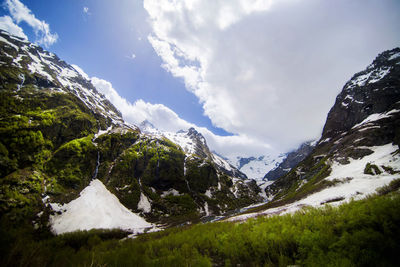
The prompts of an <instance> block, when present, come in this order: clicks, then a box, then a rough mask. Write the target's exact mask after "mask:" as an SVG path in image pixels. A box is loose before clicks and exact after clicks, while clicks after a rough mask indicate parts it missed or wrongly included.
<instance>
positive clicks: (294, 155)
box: [264, 141, 316, 181]
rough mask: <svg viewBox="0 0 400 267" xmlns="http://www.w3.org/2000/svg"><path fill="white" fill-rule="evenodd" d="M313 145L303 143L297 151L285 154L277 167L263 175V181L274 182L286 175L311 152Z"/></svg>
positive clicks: (312, 143) (313, 143)
mask: <svg viewBox="0 0 400 267" xmlns="http://www.w3.org/2000/svg"><path fill="white" fill-rule="evenodd" d="M315 145H316V142H314V141H309V142H305V143H303V144H301V145H300V147H299V148H298V149H296V150H294V151H292V152H290V153H288V154H286V156H285V157H284V158H283V160H282V161H281V163H280V164H279V165H278V166H276V167H275V168H274V169H272V170H270V171H269V172H268V173H267V174H265V176H264V180H268V181H274V180H276V179H278V178H279V177H281V176H283V175H285V174H286V173H288V172H289V171H290V170H291V169H292V168H294V167H296V166H297V164H299V163H300V162H301V161H302V160H304V159H305V158H306V157H307V156H308V155H309V154H310V153H311V152H312V151H313V149H314V147H315Z"/></svg>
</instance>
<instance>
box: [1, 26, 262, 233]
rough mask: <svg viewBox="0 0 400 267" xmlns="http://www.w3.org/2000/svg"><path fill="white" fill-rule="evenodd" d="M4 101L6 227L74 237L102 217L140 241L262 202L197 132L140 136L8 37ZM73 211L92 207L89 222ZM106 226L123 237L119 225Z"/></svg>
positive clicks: (65, 73) (67, 71) (41, 56)
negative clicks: (142, 235)
mask: <svg viewBox="0 0 400 267" xmlns="http://www.w3.org/2000/svg"><path fill="white" fill-rule="evenodd" d="M0 94H1V97H0V101H1V105H0V177H1V179H0V200H1V202H0V217H1V221H2V222H6V224H5V225H7V227H17V226H18V225H29V226H34V227H35V229H38V230H37V231H48V230H49V229H48V227H50V228H51V230H52V231H53V232H56V233H61V232H63V230H61V231H58V230H57V229H66V228H65V227H61V228H57V225H61V226H62V225H68V227H67V228H68V231H70V230H77V229H82V227H85V226H84V225H86V226H87V225H99V226H100V225H104V224H102V223H100V222H99V221H96V220H100V219H101V218H103V219H105V220H106V218H105V217H104V214H107V216H108V217H107V218H110V219H111V218H115V217H116V216H119V215H118V214H125V215H126V217H127V218H130V220H131V221H137V222H138V226H137V229H136V230H137V231H139V228H140V229H142V228H143V227H142V226H143V225H147V226H149V227H150V226H151V223H163V224H166V225H174V224H178V223H183V222H188V221H198V220H200V218H202V217H204V216H210V215H219V214H222V213H224V212H226V211H228V210H231V209H237V208H240V207H243V206H245V205H249V204H252V203H255V202H257V201H260V200H261V197H260V196H259V188H258V187H257V186H255V182H254V181H252V180H246V179H245V176H244V175H243V174H241V173H240V172H239V171H237V170H236V169H235V168H234V167H232V166H230V165H229V164H228V163H227V162H225V161H224V160H223V159H220V158H219V157H218V156H216V155H214V154H212V153H211V152H210V150H209V148H208V146H207V143H206V141H205V139H204V137H203V136H202V135H201V134H200V133H198V132H197V131H196V130H195V129H193V128H191V129H188V130H187V131H182V132H180V133H175V134H165V135H164V134H161V135H160V134H156V133H148V132H146V130H143V131H141V130H140V128H139V127H137V126H135V125H131V124H129V123H126V122H125V121H124V120H123V118H122V117H121V113H120V112H119V111H118V110H117V109H116V108H115V107H114V106H113V105H112V104H111V103H110V102H109V101H108V100H107V99H106V98H105V97H104V96H103V95H101V94H100V93H99V92H98V91H97V90H96V88H95V87H94V86H93V85H92V83H91V81H90V79H89V78H88V76H87V75H86V74H85V73H84V72H83V71H82V70H81V69H80V68H79V67H77V66H72V65H69V64H67V63H66V62H64V61H62V60H61V59H59V58H58V57H57V56H56V55H54V54H52V53H49V52H47V51H45V50H43V49H42V48H41V47H39V46H37V45H35V44H32V43H30V42H28V41H25V40H22V39H20V38H18V37H15V36H12V35H9V34H8V33H7V32H4V31H1V32H0ZM145 124H146V123H145ZM147 126H148V128H150V126H151V125H147ZM147 126H146V125H141V127H142V128H146V127H147ZM90 192H92V193H90ZM93 192H94V193H93ZM96 195H97V196H98V198H96V197H93V196H96ZM89 196H90V197H89ZM113 196H115V198H114V197H113ZM74 203H86V204H87V205H89V206H88V207H91V208H92V209H89V208H87V209H86V208H85V209H84V208H82V210H81V211H82V212H86V213H90V214H91V216H88V214H82V213H80V215H79V216H81V217H79V216H78V215H77V213H76V212H77V209H76V207H77V206H82V207H85V205H83V204H82V205H81V204H79V205H78V204H74ZM104 203H110V205H111V204H112V205H113V207H114V208H107V207H104V205H105V204H104ZM89 210H90V211H89ZM78 211H80V210H79V209H78ZM112 212H116V213H115V214H114V213H112ZM126 212H128V213H129V214H128V213H126ZM68 214H73V215H71V216H68ZM86 215H87V216H86ZM77 216H78V217H79V218H82V220H72V219H73V218H78V217H77ZM136 216H140V217H141V220H139V219H138V217H136ZM99 218H100V219H99ZM135 218H136V219H137V220H136V219H135ZM64 219H65V220H66V221H63V220H64ZM70 220H72V221H70ZM83 220H89V221H86V222H83ZM142 220H146V221H147V222H144V221H142ZM49 222H50V224H49ZM67 222H70V223H67ZM116 223H119V225H117V224H116ZM121 224H122V225H121ZM106 225H107V224H106ZM109 225H112V226H113V227H120V228H124V227H123V226H124V225H123V222H121V221H118V220H115V221H114V223H112V224H109ZM139 226H140V227H139ZM128 228H129V227H128ZM85 229H86V228H85ZM129 229H130V230H134V229H133V228H132V227H130V228H129ZM142 230H143V231H145V230H148V229H144V228H143V229H142ZM142 230H141V231H142ZM137 231H136V232H137Z"/></svg>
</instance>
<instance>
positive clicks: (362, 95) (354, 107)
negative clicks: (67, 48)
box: [266, 48, 400, 212]
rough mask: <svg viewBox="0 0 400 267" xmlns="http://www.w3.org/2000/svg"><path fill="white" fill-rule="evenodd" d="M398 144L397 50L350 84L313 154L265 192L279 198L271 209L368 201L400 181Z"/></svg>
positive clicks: (399, 61)
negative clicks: (383, 186)
mask: <svg viewBox="0 0 400 267" xmlns="http://www.w3.org/2000/svg"><path fill="white" fill-rule="evenodd" d="M399 144H400V48H395V49H393V50H390V51H385V52H383V53H381V54H380V55H379V56H378V57H377V58H376V59H375V60H374V61H373V62H372V64H371V65H369V66H368V67H367V68H366V70H364V71H362V72H359V73H357V74H355V75H354V76H353V77H352V78H351V80H350V81H349V82H347V83H346V85H345V86H344V88H343V90H342V92H341V93H340V94H339V95H338V96H337V98H336V102H335V104H334V106H333V107H332V109H331V110H330V111H329V114H328V117H327V121H326V123H325V126H324V130H323V133H322V137H321V139H320V140H319V142H318V143H317V145H316V147H315V149H314V150H313V152H312V153H311V154H310V155H309V156H308V157H307V158H306V159H305V160H303V161H302V162H301V163H300V164H299V165H298V166H297V167H296V168H295V169H293V170H291V171H290V172H289V173H288V174H287V175H285V176H283V177H281V178H279V179H277V180H276V181H275V182H274V183H273V184H272V185H270V186H269V187H267V188H266V191H267V193H268V194H269V195H270V196H273V197H274V198H273V199H274V201H273V203H271V204H269V205H268V206H269V207H272V206H274V205H275V206H277V205H283V204H286V203H293V204H289V205H290V208H292V209H297V208H299V207H301V206H304V205H314V206H318V205H322V204H324V203H328V202H329V203H341V202H343V201H346V200H348V199H350V198H352V197H355V198H360V197H365V196H366V195H367V194H369V193H372V192H374V190H375V189H376V188H377V187H379V186H382V185H384V184H387V183H389V182H390V181H392V180H393V179H397V178H400V150H399ZM286 208H287V209H289V207H286ZM277 209H280V210H282V209H283V208H282V207H281V208H277ZM284 209H285V208H284ZM270 212H273V210H270Z"/></svg>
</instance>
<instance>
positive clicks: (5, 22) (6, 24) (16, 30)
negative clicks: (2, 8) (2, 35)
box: [0, 16, 28, 40]
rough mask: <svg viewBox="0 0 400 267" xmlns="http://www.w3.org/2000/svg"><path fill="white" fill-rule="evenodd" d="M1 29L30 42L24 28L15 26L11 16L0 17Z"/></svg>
mask: <svg viewBox="0 0 400 267" xmlns="http://www.w3.org/2000/svg"><path fill="white" fill-rule="evenodd" d="M0 29H2V30H5V31H7V32H9V33H11V34H12V35H15V36H18V37H21V38H23V39H25V40H28V37H27V36H26V35H25V33H24V31H23V30H22V28H21V27H19V26H18V25H17V24H15V23H14V22H13V20H12V18H11V17H10V16H3V17H0Z"/></svg>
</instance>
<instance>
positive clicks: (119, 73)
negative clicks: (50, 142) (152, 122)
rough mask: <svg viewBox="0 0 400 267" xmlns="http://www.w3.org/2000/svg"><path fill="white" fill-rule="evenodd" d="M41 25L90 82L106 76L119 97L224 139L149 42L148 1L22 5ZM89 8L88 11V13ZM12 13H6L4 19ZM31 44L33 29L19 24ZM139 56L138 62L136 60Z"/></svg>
mask: <svg viewBox="0 0 400 267" xmlns="http://www.w3.org/2000/svg"><path fill="white" fill-rule="evenodd" d="M21 2H22V3H23V4H25V5H26V6H27V7H28V8H29V9H30V10H31V11H32V13H33V14H34V15H35V16H36V17H37V18H38V19H40V20H44V21H46V22H47V23H48V24H49V25H50V29H51V32H55V33H57V34H58V40H57V42H55V43H54V44H52V45H51V46H50V47H48V48H47V50H49V51H51V52H54V53H55V54H57V55H58V56H59V57H60V58H61V59H63V60H65V61H66V62H68V63H70V64H76V65H78V66H79V67H81V68H82V69H83V70H84V71H85V72H86V73H87V74H88V75H89V76H90V77H92V76H96V77H101V78H102V79H105V80H107V81H110V82H111V83H112V84H113V87H114V88H115V89H116V90H117V91H118V93H119V94H120V95H121V96H122V97H124V98H126V99H127V100H129V101H130V102H134V101H136V100H137V99H143V100H145V101H147V102H151V103H163V104H164V105H166V106H168V107H169V108H171V109H172V110H173V111H175V112H176V113H177V114H179V115H180V117H181V118H183V119H184V120H187V121H189V122H192V123H194V124H196V125H198V126H204V127H207V128H208V129H210V130H212V131H213V132H214V133H216V134H219V135H228V133H227V132H226V131H224V130H223V129H221V128H217V127H214V126H213V125H212V123H211V121H210V119H209V118H208V117H206V116H204V115H203V110H202V106H201V104H200V103H199V100H198V99H197V98H196V97H195V96H194V95H193V94H192V93H190V92H189V91H187V90H186V89H185V85H184V82H183V80H182V79H177V78H174V77H173V76H172V75H171V74H170V73H168V72H167V71H166V70H165V69H163V68H162V67H161V64H162V61H161V59H160V57H158V55H157V54H156V53H155V51H154V49H153V47H152V46H151V45H150V43H149V42H148V41H147V35H148V34H149V33H150V30H151V29H150V26H149V25H148V23H147V22H146V17H147V13H146V11H145V10H144V8H143V2H142V1H127V0H122V1H118V4H116V2H115V1H49V0H34V1H32V0H31V1H21ZM84 7H87V8H88V12H87V13H85V12H84ZM6 14H8V10H6V9H4V8H2V9H1V13H0V15H6ZM19 26H20V27H22V28H23V30H24V32H25V34H27V35H28V37H29V40H31V41H34V40H35V38H36V37H35V34H34V32H33V30H32V28H31V27H30V26H29V25H27V24H26V23H24V22H22V23H20V24H19ZM133 54H134V55H135V57H134V58H132V55H133Z"/></svg>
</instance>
